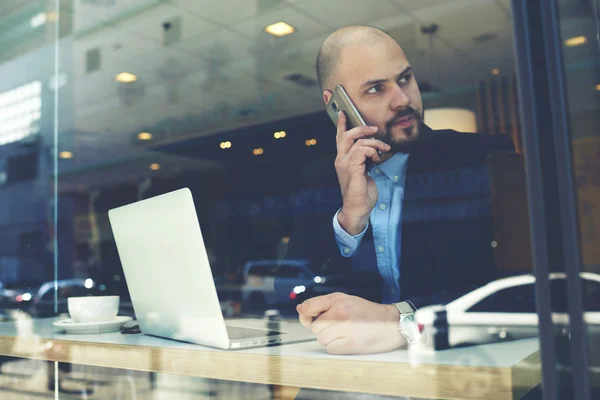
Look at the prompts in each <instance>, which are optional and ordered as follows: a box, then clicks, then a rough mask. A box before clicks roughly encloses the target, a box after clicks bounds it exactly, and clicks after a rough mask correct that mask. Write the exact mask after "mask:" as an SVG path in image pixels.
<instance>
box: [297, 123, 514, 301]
mask: <svg viewBox="0 0 600 400" xmlns="http://www.w3.org/2000/svg"><path fill="white" fill-rule="evenodd" d="M497 151H509V152H514V147H513V145H512V142H511V141H510V139H509V138H508V137H507V136H505V135H497V136H488V135H483V134H472V133H459V132H456V131H453V130H439V131H433V130H431V129H430V128H428V127H426V126H425V125H422V129H421V135H420V138H419V140H418V141H417V142H416V143H415V144H414V145H413V146H412V148H411V151H410V156H409V159H408V169H407V178H406V184H405V191H404V193H405V194H404V200H403V204H402V207H403V210H402V223H401V229H402V232H401V235H400V237H401V239H400V242H401V243H399V244H398V245H399V246H400V255H399V265H400V288H401V294H400V298H399V299H398V300H397V301H399V300H400V299H402V300H405V299H410V300H412V301H413V302H414V303H415V304H416V305H417V307H419V306H422V305H426V304H432V303H438V302H447V301H450V300H451V299H453V298H456V297H458V296H459V295H461V294H463V293H466V292H467V291H469V290H471V289H473V288H474V287H477V286H481V285H482V284H484V283H486V282H488V281H489V280H491V279H493V278H494V275H495V265H494V258H493V248H492V245H491V244H492V241H493V240H494V232H493V225H492V215H491V204H490V201H491V200H490V199H491V196H490V179H489V174H488V168H487V158H488V156H489V155H490V154H491V153H492V152H497ZM334 160H335V155H331V156H328V157H325V158H321V159H318V160H316V161H313V162H312V163H310V164H308V165H307V166H306V167H305V168H304V171H303V178H304V181H305V182H306V185H307V187H308V188H309V189H311V190H317V192H319V191H322V192H323V193H334V196H336V198H335V199H331V198H328V199H327V203H328V204H334V205H335V207H329V209H327V212H315V213H310V214H306V215H302V216H299V217H297V218H296V220H295V225H294V229H293V233H292V236H291V239H290V243H289V247H288V253H287V256H286V257H287V258H304V259H309V260H311V261H312V265H314V268H315V269H316V270H318V271H319V272H320V273H323V271H325V273H332V274H337V273H341V274H359V275H360V276H362V277H364V280H363V281H364V282H365V285H367V284H368V285H370V287H371V288H372V291H371V295H370V296H369V298H370V299H371V300H374V301H380V300H381V288H382V282H383V281H382V280H381V278H380V275H379V271H378V269H377V262H376V255H375V246H374V244H373V234H372V230H371V228H370V227H369V229H368V230H367V233H366V234H365V236H364V237H363V240H362V242H361V244H360V246H359V248H358V249H357V251H356V252H355V254H354V255H353V256H352V257H350V258H345V257H343V256H342V255H341V254H340V251H339V248H338V246H337V243H336V241H335V234H334V231H333V224H332V220H333V215H334V214H335V212H336V211H337V210H338V209H339V207H341V204H342V199H341V194H340V191H339V184H338V180H337V174H336V171H335V167H334ZM333 187H336V188H337V191H332V190H331V188H333ZM392 206H394V205H392ZM322 209H323V207H319V206H318V205H317V206H316V208H315V210H322Z"/></svg>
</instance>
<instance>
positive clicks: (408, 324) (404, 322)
mask: <svg viewBox="0 0 600 400" xmlns="http://www.w3.org/2000/svg"><path fill="white" fill-rule="evenodd" d="M400 332H402V334H403V335H404V337H406V339H407V340H408V341H409V342H415V341H420V339H421V332H420V330H419V324H418V323H417V320H416V318H415V315H414V314H408V315H403V316H402V318H400Z"/></svg>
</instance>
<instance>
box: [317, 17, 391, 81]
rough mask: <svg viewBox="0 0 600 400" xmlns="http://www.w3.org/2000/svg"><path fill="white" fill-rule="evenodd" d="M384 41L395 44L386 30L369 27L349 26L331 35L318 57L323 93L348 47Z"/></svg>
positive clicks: (318, 70) (319, 77) (318, 69)
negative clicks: (343, 51)
mask: <svg viewBox="0 0 600 400" xmlns="http://www.w3.org/2000/svg"><path fill="white" fill-rule="evenodd" d="M382 40H392V41H394V42H395V40H394V39H393V38H392V37H391V36H390V35H389V34H388V33H387V32H385V31H384V30H382V29H379V28H375V27H373V26H369V25H349V26H345V27H343V28H340V29H338V30H337V31H335V32H333V33H332V34H331V35H329V37H328V38H327V39H325V42H323V44H322V45H321V48H320V49H319V54H318V55H317V78H318V79H319V85H320V86H321V91H323V90H325V89H326V88H329V80H330V79H331V77H332V76H334V75H335V72H336V68H337V66H338V65H339V63H340V60H341V58H342V50H343V49H344V48H345V47H346V46H347V45H349V44H356V43H373V42H374V41H382ZM396 44H397V43H396ZM330 89H331V88H330Z"/></svg>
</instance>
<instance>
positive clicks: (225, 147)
mask: <svg viewBox="0 0 600 400" xmlns="http://www.w3.org/2000/svg"><path fill="white" fill-rule="evenodd" d="M219 147H221V148H222V149H223V150H225V149H229V148H231V142H230V141H229V140H228V141H226V142H221V144H220V145H219Z"/></svg>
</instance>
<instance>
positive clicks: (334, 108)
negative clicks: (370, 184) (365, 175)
mask: <svg viewBox="0 0 600 400" xmlns="http://www.w3.org/2000/svg"><path fill="white" fill-rule="evenodd" d="M326 107H327V114H328V115H329V118H331V120H332V121H333V124H334V125H335V126H337V121H338V112H340V111H343V112H344V115H346V129H348V130H350V129H352V128H356V127H357V126H365V125H367V123H366V122H365V120H364V119H363V117H361V115H360V113H359V112H358V110H357V109H356V106H355V105H354V103H352V100H350V96H348V93H347V92H346V89H344V87H343V86H342V85H337V86H336V87H335V89H334V90H333V95H332V96H331V98H330V99H329V101H328V102H327V106H326ZM372 139H374V138H372ZM377 154H379V155H380V156H381V151H380V150H377ZM372 164H373V161H371V160H370V159H368V160H367V163H366V169H367V171H368V170H369V169H370V168H371V166H372Z"/></svg>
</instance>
